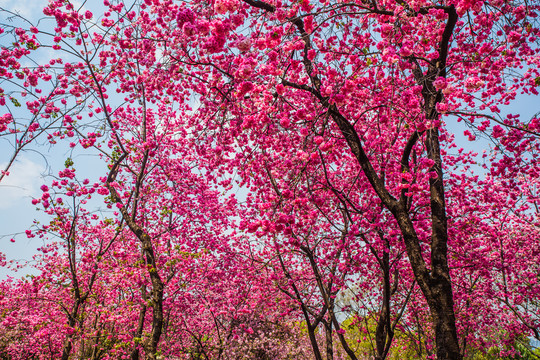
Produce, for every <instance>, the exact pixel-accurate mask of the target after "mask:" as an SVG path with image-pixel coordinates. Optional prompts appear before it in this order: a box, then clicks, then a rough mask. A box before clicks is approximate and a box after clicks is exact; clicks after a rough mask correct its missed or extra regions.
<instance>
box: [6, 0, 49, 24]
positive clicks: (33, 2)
mask: <svg viewBox="0 0 540 360" xmlns="http://www.w3.org/2000/svg"><path fill="white" fill-rule="evenodd" d="M48 3H49V1H48V0H17V1H13V0H0V7H1V8H4V9H6V10H9V11H12V12H14V13H15V14H19V15H20V16H22V17H24V18H26V19H32V20H36V19H39V18H40V17H42V16H43V8H44V7H45V6H47V4H48Z"/></svg>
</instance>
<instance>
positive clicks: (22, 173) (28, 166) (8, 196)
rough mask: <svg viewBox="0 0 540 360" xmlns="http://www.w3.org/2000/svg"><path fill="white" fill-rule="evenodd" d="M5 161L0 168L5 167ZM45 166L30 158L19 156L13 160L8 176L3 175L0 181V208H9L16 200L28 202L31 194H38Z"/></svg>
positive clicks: (15, 203)
mask: <svg viewBox="0 0 540 360" xmlns="http://www.w3.org/2000/svg"><path fill="white" fill-rule="evenodd" d="M6 165H7V164H6V163H2V164H0V169H5V167H6ZM44 170H45V168H44V167H43V166H42V165H40V164H38V163H35V162H33V161H32V160H30V159H27V158H25V157H21V158H19V159H18V161H17V162H15V163H14V164H13V165H12V166H11V168H10V170H9V176H6V177H4V179H3V180H2V182H1V183H0V208H4V209H6V208H11V207H14V206H15V205H17V203H18V202H21V201H27V202H30V197H31V196H36V195H38V194H39V192H38V191H39V185H40V184H41V174H42V173H43V171H44Z"/></svg>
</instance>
